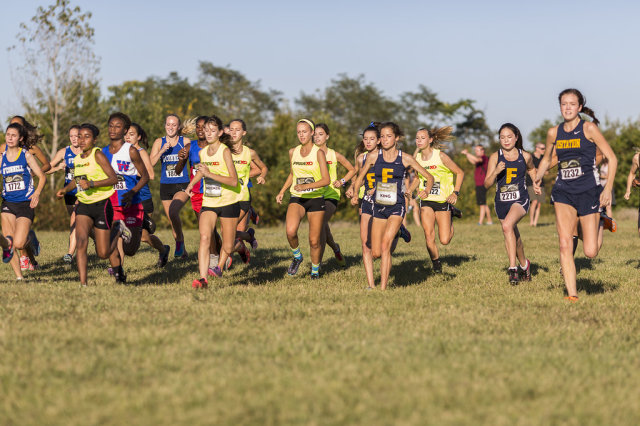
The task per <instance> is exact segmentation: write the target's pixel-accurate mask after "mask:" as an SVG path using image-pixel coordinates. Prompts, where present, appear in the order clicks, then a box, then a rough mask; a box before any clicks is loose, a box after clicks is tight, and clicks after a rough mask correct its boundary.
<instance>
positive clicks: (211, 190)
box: [203, 178, 222, 197]
mask: <svg viewBox="0 0 640 426" xmlns="http://www.w3.org/2000/svg"><path fill="white" fill-rule="evenodd" d="M203 193H204V195H205V197H220V196H222V187H221V186H220V184H219V183H218V182H216V181H215V180H213V179H210V178H204V191H203Z"/></svg>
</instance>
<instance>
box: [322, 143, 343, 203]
mask: <svg viewBox="0 0 640 426" xmlns="http://www.w3.org/2000/svg"><path fill="white" fill-rule="evenodd" d="M327 168H328V169H329V181H330V183H329V185H327V186H325V191H324V198H330V199H332V200H340V188H336V187H335V186H333V182H335V181H336V180H337V179H338V158H337V157H336V152H335V151H334V150H333V149H331V148H327Z"/></svg>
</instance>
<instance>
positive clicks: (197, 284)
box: [191, 278, 209, 288]
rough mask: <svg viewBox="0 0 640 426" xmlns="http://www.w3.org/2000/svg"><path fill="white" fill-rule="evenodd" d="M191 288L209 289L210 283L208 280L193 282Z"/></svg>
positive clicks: (201, 279)
mask: <svg viewBox="0 0 640 426" xmlns="http://www.w3.org/2000/svg"><path fill="white" fill-rule="evenodd" d="M191 287H193V288H207V287H209V282H208V281H207V279H206V278H200V279H199V280H193V283H192V284H191Z"/></svg>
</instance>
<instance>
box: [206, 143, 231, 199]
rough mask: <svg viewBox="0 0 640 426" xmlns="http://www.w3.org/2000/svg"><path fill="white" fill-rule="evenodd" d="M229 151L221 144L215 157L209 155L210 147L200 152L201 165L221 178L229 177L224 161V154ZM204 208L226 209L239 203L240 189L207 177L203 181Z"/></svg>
mask: <svg viewBox="0 0 640 426" xmlns="http://www.w3.org/2000/svg"><path fill="white" fill-rule="evenodd" d="M227 149H229V148H227V146H226V145H224V144H222V143H221V144H220V146H219V147H218V150H217V151H216V152H215V154H213V155H209V147H207V148H203V149H201V150H200V164H204V165H205V166H207V168H208V169H209V171H210V172H211V173H214V174H216V175H220V176H229V170H228V169H227V163H225V161H224V152H225V151H226V150H227ZM202 184H203V186H202V206H203V207H224V206H228V205H230V204H234V203H236V202H238V197H239V195H240V187H239V186H238V185H236V186H230V185H225V184H223V183H220V182H218V181H216V180H215V179H211V178H207V177H205V178H204V179H202Z"/></svg>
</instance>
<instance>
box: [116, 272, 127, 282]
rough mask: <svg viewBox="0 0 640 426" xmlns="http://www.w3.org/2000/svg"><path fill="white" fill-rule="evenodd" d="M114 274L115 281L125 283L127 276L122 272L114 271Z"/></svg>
mask: <svg viewBox="0 0 640 426" xmlns="http://www.w3.org/2000/svg"><path fill="white" fill-rule="evenodd" d="M114 276H115V277H116V283H118V284H126V283H127V276H126V275H125V274H124V272H116V273H115V274H114Z"/></svg>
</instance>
